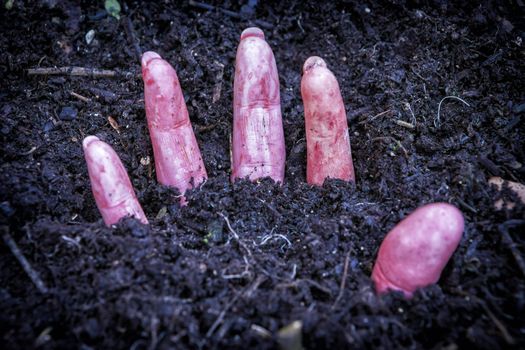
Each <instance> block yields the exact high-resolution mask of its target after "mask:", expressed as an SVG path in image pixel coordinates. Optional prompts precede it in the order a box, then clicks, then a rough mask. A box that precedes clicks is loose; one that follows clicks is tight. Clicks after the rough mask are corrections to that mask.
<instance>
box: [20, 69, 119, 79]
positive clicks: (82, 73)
mask: <svg viewBox="0 0 525 350" xmlns="http://www.w3.org/2000/svg"><path fill="white" fill-rule="evenodd" d="M27 74H28V75H69V76H73V77H93V78H114V77H116V76H117V75H119V74H118V73H117V72H116V71H113V70H107V69H99V68H85V67H49V68H30V69H28V70H27Z"/></svg>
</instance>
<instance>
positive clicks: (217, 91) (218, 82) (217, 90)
mask: <svg viewBox="0 0 525 350" xmlns="http://www.w3.org/2000/svg"><path fill="white" fill-rule="evenodd" d="M214 63H215V65H216V66H218V67H219V71H218V72H217V75H216V76H215V87H214V88H213V98H212V103H216V102H217V101H219V100H220V99H221V91H222V80H223V79H222V78H223V77H224V64H222V63H220V62H217V61H214Z"/></svg>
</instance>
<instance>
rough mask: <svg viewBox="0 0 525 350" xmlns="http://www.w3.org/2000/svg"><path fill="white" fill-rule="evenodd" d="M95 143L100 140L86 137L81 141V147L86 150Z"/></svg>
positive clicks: (91, 136) (94, 137)
mask: <svg viewBox="0 0 525 350" xmlns="http://www.w3.org/2000/svg"><path fill="white" fill-rule="evenodd" d="M95 141H100V139H99V138H98V137H96V136H93V135H90V136H86V138H84V140H83V141H82V147H83V148H84V149H87V148H88V147H89V145H90V144H91V143H92V142H95Z"/></svg>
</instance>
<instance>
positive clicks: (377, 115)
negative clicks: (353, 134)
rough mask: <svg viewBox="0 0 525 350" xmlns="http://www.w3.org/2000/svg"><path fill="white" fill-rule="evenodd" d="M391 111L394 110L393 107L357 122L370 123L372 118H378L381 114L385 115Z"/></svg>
mask: <svg viewBox="0 0 525 350" xmlns="http://www.w3.org/2000/svg"><path fill="white" fill-rule="evenodd" d="M391 111H392V110H391V109H387V110H386V111H383V112H381V113H378V114H376V115H374V116H373V117H372V118H370V119H365V120H363V121H360V122H359V123H357V124H364V123H369V122H371V121H372V120H374V119H376V118H379V117H380V116H382V115H384V114H387V113H389V112H391Z"/></svg>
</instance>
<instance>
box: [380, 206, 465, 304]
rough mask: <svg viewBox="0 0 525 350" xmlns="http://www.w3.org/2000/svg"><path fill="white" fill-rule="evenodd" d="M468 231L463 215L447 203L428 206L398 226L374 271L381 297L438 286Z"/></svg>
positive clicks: (390, 235) (418, 210) (383, 246)
mask: <svg viewBox="0 0 525 350" xmlns="http://www.w3.org/2000/svg"><path fill="white" fill-rule="evenodd" d="M463 229H464V220H463V215H462V214H461V212H460V211H459V210H458V209H457V208H456V207H455V206H453V205H450V204H447V203H433V204H427V205H425V206H423V207H420V208H418V209H417V210H415V211H414V212H413V213H411V214H410V215H408V216H407V217H406V218H405V219H403V220H402V221H401V222H400V223H398V224H397V225H396V226H395V227H394V228H393V229H392V230H391V231H390V232H389V233H388V234H387V235H386V238H385V239H384V240H383V243H382V244H381V247H380V248H379V253H378V255H377V260H376V263H375V266H374V270H373V271H372V280H373V281H374V282H375V285H376V290H377V292H378V293H385V292H387V291H388V290H398V291H402V292H403V293H404V294H405V296H406V297H411V296H412V294H413V292H414V291H415V290H416V289H417V288H422V287H425V286H428V285H430V284H434V283H436V282H437V281H438V280H439V277H440V276H441V272H442V271H443V269H444V268H445V266H446V264H447V262H448V260H449V259H450V257H451V256H452V254H453V253H454V251H455V250H456V248H457V246H458V244H459V241H460V240H461V236H462V234H463Z"/></svg>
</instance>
